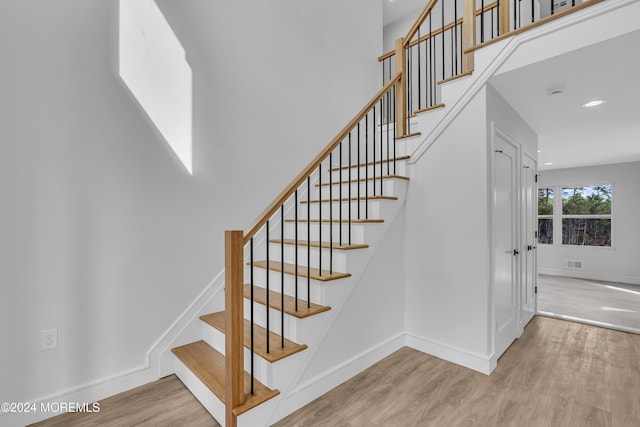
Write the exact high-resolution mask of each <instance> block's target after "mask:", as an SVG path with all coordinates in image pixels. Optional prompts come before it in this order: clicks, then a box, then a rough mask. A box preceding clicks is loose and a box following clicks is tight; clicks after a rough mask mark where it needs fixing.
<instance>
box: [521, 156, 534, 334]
mask: <svg viewBox="0 0 640 427" xmlns="http://www.w3.org/2000/svg"><path fill="white" fill-rule="evenodd" d="M536 174H537V162H536V160H535V159H534V158H533V157H531V156H529V155H528V154H524V155H523V156H522V193H523V194H522V196H523V200H522V216H521V218H522V240H521V241H522V246H521V251H520V253H521V254H522V257H521V263H522V264H521V265H520V267H521V272H522V276H521V280H520V283H521V292H520V299H521V300H520V327H521V328H524V327H525V326H526V325H527V323H529V321H530V320H531V319H532V318H533V316H534V315H535V314H536V310H537V295H536V286H537V278H538V272H537V267H536V247H537V244H538V243H537V239H536V230H537V229H538V223H537V210H538V189H537V184H536Z"/></svg>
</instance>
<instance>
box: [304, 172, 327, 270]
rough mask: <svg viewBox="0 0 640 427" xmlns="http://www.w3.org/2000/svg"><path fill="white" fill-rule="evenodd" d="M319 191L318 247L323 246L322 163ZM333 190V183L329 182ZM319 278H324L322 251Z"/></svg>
mask: <svg viewBox="0 0 640 427" xmlns="http://www.w3.org/2000/svg"><path fill="white" fill-rule="evenodd" d="M318 184H319V187H318V189H319V190H320V194H319V200H318V217H319V218H318V245H320V246H322V163H321V164H320V165H318ZM329 188H331V182H329ZM309 275H311V266H309ZM318 276H322V251H321V250H319V251H318Z"/></svg>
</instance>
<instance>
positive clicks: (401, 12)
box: [382, 0, 427, 25]
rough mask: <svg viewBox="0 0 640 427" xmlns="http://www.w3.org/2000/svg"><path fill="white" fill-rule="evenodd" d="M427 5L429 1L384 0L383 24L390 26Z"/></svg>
mask: <svg viewBox="0 0 640 427" xmlns="http://www.w3.org/2000/svg"><path fill="white" fill-rule="evenodd" d="M426 5H427V0H382V16H383V24H384V25H387V24H390V23H391V22H393V21H395V20H397V19H400V18H403V17H404V16H406V15H408V14H409V13H411V12H413V11H415V10H417V9H423V8H424V7H425V6H426Z"/></svg>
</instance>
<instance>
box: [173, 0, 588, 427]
mask: <svg viewBox="0 0 640 427" xmlns="http://www.w3.org/2000/svg"><path fill="white" fill-rule="evenodd" d="M438 1H440V3H438ZM442 1H444V0H431V1H430V2H429V3H428V4H427V6H426V7H425V9H424V11H423V13H422V14H421V15H420V17H419V19H418V21H416V24H415V25H414V26H413V27H412V28H411V30H410V31H409V34H407V37H405V38H404V39H399V40H398V41H397V43H396V49H395V51H393V52H389V53H387V54H385V55H383V56H381V57H380V58H379V61H380V62H381V65H382V75H383V78H384V80H385V84H384V86H383V88H382V89H381V90H380V91H379V92H378V93H377V94H376V95H375V96H374V97H373V98H372V99H371V101H369V103H367V105H365V107H364V108H363V109H362V110H361V111H360V112H359V113H358V114H357V115H356V116H355V117H354V119H352V120H351V121H350V122H349V123H348V124H347V125H346V126H345V128H344V129H343V130H342V131H341V132H340V133H339V134H338V135H337V136H336V138H334V140H332V141H331V142H330V144H329V145H328V146H327V147H326V148H325V149H324V150H323V151H322V152H321V153H320V154H319V155H318V156H317V157H316V158H315V159H314V160H313V161H312V162H311V163H310V164H309V165H308V166H307V167H306V168H305V169H304V170H303V171H302V172H301V173H300V175H299V176H298V177H296V178H295V179H294V181H293V182H292V183H291V184H290V185H289V186H288V187H287V188H286V189H285V190H284V191H283V192H282V193H281V194H280V195H279V196H278V198H276V200H275V201H274V202H273V203H272V204H271V205H269V206H268V207H267V208H266V209H265V211H264V212H263V213H262V214H261V215H260V217H259V218H258V219H257V220H256V221H255V223H254V224H252V225H251V226H250V227H249V228H248V229H247V230H245V231H228V232H227V234H226V262H225V272H226V277H225V304H224V307H225V310H223V311H217V312H212V313H208V314H205V315H202V316H200V321H201V328H202V332H201V339H200V340H198V341H195V342H191V343H188V344H185V345H181V346H179V347H176V348H173V349H172V353H173V355H174V356H175V359H174V364H175V366H174V369H175V372H176V374H177V376H178V377H179V378H180V379H181V381H182V382H183V383H184V384H185V385H186V386H187V387H188V388H189V389H190V390H191V391H192V393H193V394H194V395H195V396H196V397H197V398H198V400H199V401H200V402H201V403H202V404H203V406H204V407H205V408H206V409H207V410H208V411H209V412H210V413H211V414H212V415H213V417H214V418H215V419H216V420H217V421H218V422H219V423H221V424H222V425H226V426H236V425H242V426H262V425H269V424H271V423H274V422H276V421H278V420H279V419H281V418H283V417H284V416H286V415H288V414H289V413H291V412H293V411H294V410H296V409H297V408H299V407H301V406H302V405H304V404H306V403H308V401H309V398H308V397H305V398H300V399H296V397H295V394H296V390H297V389H296V387H298V386H299V383H300V380H301V378H302V375H303V373H304V372H305V369H306V368H307V367H308V366H309V365H310V363H311V362H312V360H313V356H314V355H315V354H316V352H317V351H318V349H319V348H320V347H321V344H322V343H323V340H324V339H325V338H326V337H327V334H328V333H329V331H330V330H331V327H332V325H333V324H334V322H336V319H337V318H338V316H339V314H340V313H341V311H342V308H343V307H344V306H345V304H347V302H349V301H350V298H351V296H352V293H353V292H354V290H355V289H356V288H357V286H358V285H359V283H360V281H361V280H360V279H361V276H363V273H364V272H365V271H366V270H367V268H369V266H368V264H369V263H370V262H371V260H372V259H373V257H374V254H375V253H376V250H377V248H378V247H379V246H380V244H381V242H382V241H383V240H384V239H385V238H387V234H388V232H389V230H390V228H391V225H392V224H393V223H394V221H395V220H396V218H397V217H398V214H399V213H400V212H401V209H402V206H403V204H404V201H405V197H406V193H407V188H408V184H409V178H408V175H409V173H408V165H409V164H410V163H411V162H412V160H413V159H412V157H415V155H418V156H420V155H422V154H423V153H424V152H425V150H426V148H425V147H427V148H428V146H429V145H430V144H431V143H433V141H434V140H435V139H436V138H437V137H438V132H441V129H443V128H444V127H445V126H447V125H448V123H449V122H450V121H451V120H453V117H455V115H456V114H457V112H458V111H460V109H461V108H464V105H463V104H464V103H463V102H462V101H460V100H461V99H463V98H464V97H465V96H466V97H470V96H471V95H469V93H471V90H470V89H469V88H470V87H471V86H473V85H475V86H478V85H484V84H485V83H486V80H487V79H488V78H489V77H490V75H491V74H490V73H489V72H487V70H488V67H489V63H487V64H481V65H480V66H479V67H478V68H479V69H480V70H481V71H482V72H481V73H478V75H476V74H472V73H473V72H474V71H478V70H474V56H473V55H474V51H475V50H476V49H477V48H478V47H480V46H483V45H487V44H492V43H493V41H496V40H501V39H504V38H505V37H506V36H508V35H510V34H516V33H519V32H522V30H523V29H526V26H519V25H516V24H515V23H513V22H512V23H511V24H510V22H509V19H507V18H505V16H506V17H510V16H512V15H511V13H510V12H509V4H511V3H512V2H509V1H504V0H503V2H502V3H501V2H496V3H492V4H490V5H487V6H486V7H484V8H481V9H480V10H477V9H476V7H475V2H474V1H473V0H464V7H463V8H460V9H461V10H460V11H457V10H454V12H453V16H452V19H451V22H449V23H447V22H445V9H444V6H442V9H441V10H442V12H441V15H440V18H438V19H440V21H441V22H440V24H441V25H440V26H439V27H438V28H435V27H434V26H433V22H432V21H433V20H432V17H433V14H434V11H435V10H437V8H436V5H443V3H442ZM593 2H594V3H595V2H597V1H596V0H594V1H593ZM514 4H515V3H514ZM588 4H589V2H587V3H582V4H581V5H580V7H579V8H584V7H585V5H588ZM438 7H439V6H438ZM576 9H578V7H576ZM494 11H495V12H496V15H497V16H498V19H494ZM518 13H519V12H518ZM567 13H569V11H567V10H565V11H563V12H561V13H559V14H558V17H559V16H564V15H566V14H567ZM501 14H502V15H501ZM500 16H502V17H503V18H502V19H500V18H499V17H500ZM478 19H479V20H480V27H479V26H478V23H477V21H478ZM532 20H533V21H535V19H534V18H533V17H532ZM544 20H547V21H548V20H550V19H548V18H543V19H541V20H539V21H538V22H531V21H529V22H526V23H525V24H526V25H530V26H535V25H538V24H539V23H540V22H542V21H544ZM485 21H486V25H485ZM436 25H437V24H436ZM434 28H435V30H434ZM478 31H480V32H479V33H478ZM489 34H490V36H489ZM445 37H446V38H445ZM477 38H478V39H480V43H476V41H477V40H476V39H477ZM445 40H446V42H447V43H446V44H447V45H448V44H449V41H451V49H450V50H446V49H445ZM438 46H442V47H441V51H440V52H439V53H438V55H440V54H441V55H442V58H441V59H438V58H436V56H438V55H435V53H436V52H437V48H438ZM425 55H428V61H427V60H426V59H425ZM416 60H417V65H416V62H415V61H416ZM422 61H426V62H425V65H427V67H426V68H425V67H421V63H422ZM438 61H440V62H438ZM445 63H446V64H449V63H451V65H450V66H449V65H446V66H445V65H444V64H445ZM440 64H443V65H442V71H441V72H440V71H439V69H440ZM480 74H481V75H482V79H484V80H483V81H482V79H481V78H479V75H480ZM453 81H456V82H457V83H458V86H457V87H456V88H455V89H454V88H452V89H451V90H449V89H445V88H447V87H448V86H449V82H453ZM445 104H446V105H445ZM421 135H425V136H421ZM218 305H219V306H222V304H218Z"/></svg>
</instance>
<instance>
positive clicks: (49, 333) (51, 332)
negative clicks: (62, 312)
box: [40, 328, 58, 351]
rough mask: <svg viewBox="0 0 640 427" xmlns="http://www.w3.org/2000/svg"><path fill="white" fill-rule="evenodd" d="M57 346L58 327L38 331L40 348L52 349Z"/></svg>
mask: <svg viewBox="0 0 640 427" xmlns="http://www.w3.org/2000/svg"><path fill="white" fill-rule="evenodd" d="M57 347H58V329H57V328H55V329H47V330H46V331H41V332H40V350H42V351H44V350H53V349H54V348H57Z"/></svg>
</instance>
